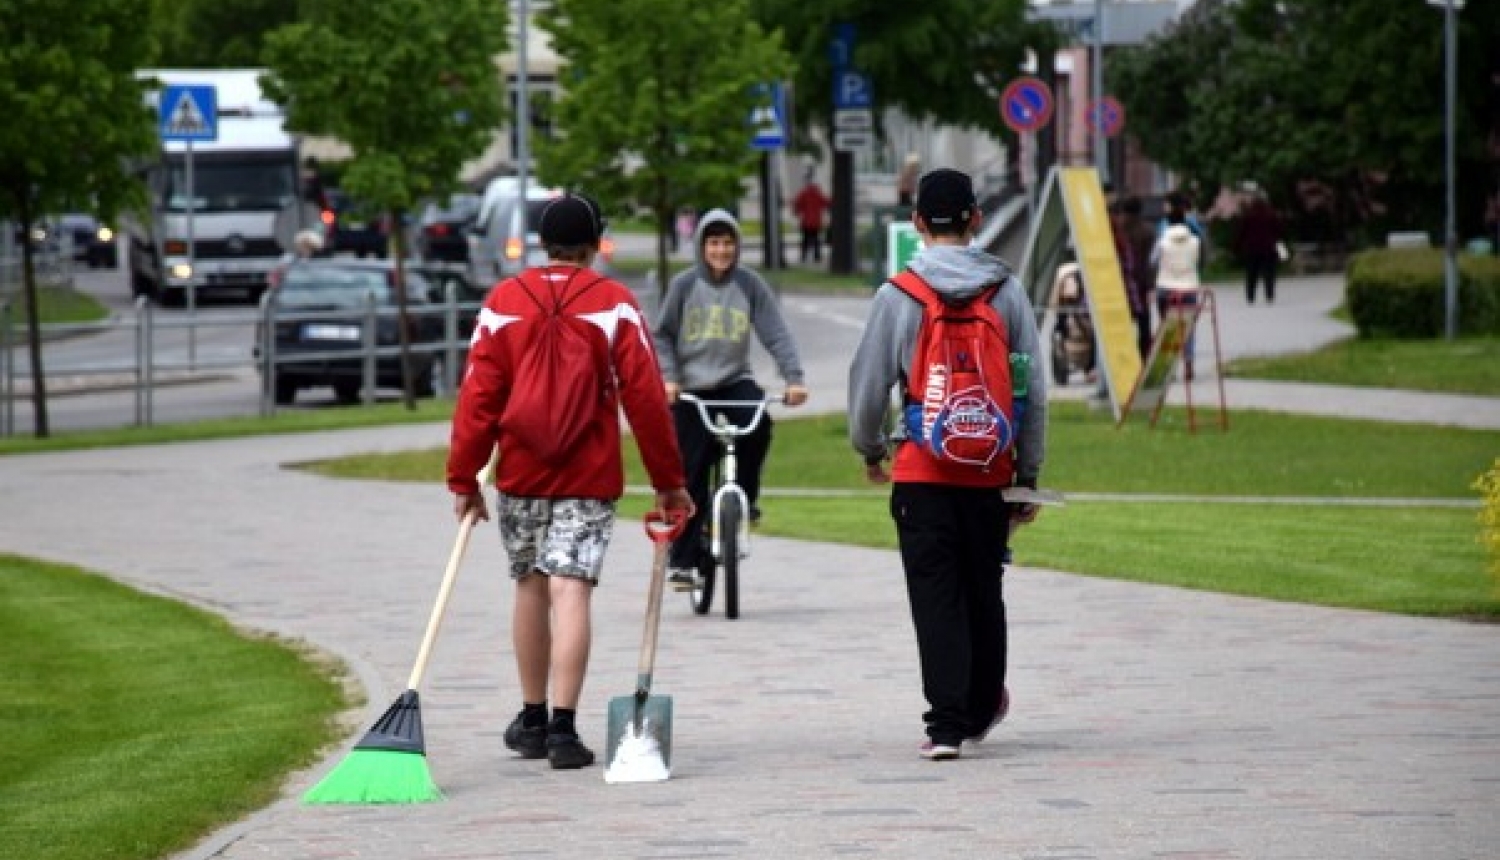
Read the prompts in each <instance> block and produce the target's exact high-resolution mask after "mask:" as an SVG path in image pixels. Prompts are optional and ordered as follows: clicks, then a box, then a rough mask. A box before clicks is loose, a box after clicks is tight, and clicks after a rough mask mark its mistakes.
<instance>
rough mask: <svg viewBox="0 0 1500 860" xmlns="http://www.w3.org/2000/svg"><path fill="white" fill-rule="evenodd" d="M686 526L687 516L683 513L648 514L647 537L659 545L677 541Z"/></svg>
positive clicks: (651, 512) (654, 512)
mask: <svg viewBox="0 0 1500 860" xmlns="http://www.w3.org/2000/svg"><path fill="white" fill-rule="evenodd" d="M686 525H687V515H686V514H685V513H684V512H683V511H667V512H665V513H663V512H662V511H647V512H646V535H647V537H650V538H651V539H652V540H653V541H655V542H657V543H668V542H670V541H673V540H676V539H677V536H678V535H680V534H682V529H683V527H684V526H686Z"/></svg>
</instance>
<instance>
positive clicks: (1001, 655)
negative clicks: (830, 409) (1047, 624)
mask: <svg viewBox="0 0 1500 860" xmlns="http://www.w3.org/2000/svg"><path fill="white" fill-rule="evenodd" d="M981 217H982V216H981V214H980V210H979V206H978V202H977V199H976V198H975V195H974V185H973V182H972V181H971V180H970V178H969V177H968V175H967V174H964V173H961V172H959V171H957V170H951V169H939V170H934V171H932V172H931V173H928V174H927V175H926V176H924V177H923V178H922V180H921V182H920V183H919V186H918V191H917V199H916V209H915V211H914V212H913V214H912V223H913V224H915V225H916V228H917V232H918V233H919V234H920V235H921V237H922V240H923V241H924V242H925V243H926V247H925V248H924V249H923V250H922V251H921V252H920V253H919V254H918V255H917V257H916V259H914V260H913V261H912V263H911V265H910V267H909V270H910V272H911V273H913V274H915V275H916V276H917V277H918V278H920V279H921V280H922V281H923V282H925V284H926V285H927V287H928V288H929V289H931V290H933V291H935V292H936V293H937V294H938V295H939V296H940V297H941V299H942V300H943V301H944V302H948V303H951V304H960V305H963V304H967V303H968V302H971V301H973V300H975V299H976V298H979V297H980V296H982V295H984V294H985V292H986V291H987V290H989V289H990V288H991V287H995V286H997V285H998V289H996V290H995V291H994V295H993V297H991V298H990V299H989V301H990V304H991V306H992V307H993V308H994V309H995V311H996V312H997V314H998V315H999V318H1000V321H1001V322H1002V324H1003V325H1004V326H1005V328H1006V332H1007V341H1008V345H1009V349H1010V351H1011V355H1012V356H1018V355H1019V356H1024V358H1023V359H1022V360H1023V361H1029V363H1030V367H1032V368H1037V369H1038V370H1039V369H1040V368H1041V367H1042V357H1041V355H1040V352H1039V348H1038V344H1037V330H1036V317H1035V316H1034V313H1033V310H1032V306H1031V301H1030V299H1029V298H1028V297H1027V294H1026V290H1025V288H1024V287H1023V286H1022V285H1021V282H1020V281H1019V280H1018V279H1017V278H1016V277H1015V276H1014V275H1013V274H1012V273H1011V271H1010V268H1009V267H1008V266H1006V264H1005V263H1004V262H1002V261H1001V260H999V259H997V258H995V257H993V256H990V255H989V254H988V253H986V252H984V251H983V250H981V249H979V248H975V247H972V246H970V244H969V242H970V240H971V239H973V237H974V234H975V232H976V231H977V229H978V227H979V222H980V219H981ZM924 319H925V314H924V309H923V305H922V304H921V303H920V302H918V301H915V300H914V299H913V298H912V297H911V296H910V295H908V294H907V293H906V292H904V291H903V290H902V289H901V288H900V287H898V286H896V285H895V284H893V283H891V282H890V281H887V282H886V283H884V284H882V285H881V286H880V288H879V289H878V290H876V292H875V297H874V299H873V301H872V302H871V305H870V313H869V319H868V320H867V321H866V324H865V329H864V335H863V336H862V338H861V339H860V343H859V346H858V348H857V349H856V351H855V354H854V359H853V361H852V363H851V364H850V367H849V440H850V442H851V443H852V444H853V446H854V449H855V450H856V451H857V452H858V453H859V454H860V456H861V457H863V458H864V464H865V476H866V478H868V479H869V480H870V481H871V482H874V483H886V482H888V481H892V480H893V479H894V485H893V486H892V489H891V499H890V511H891V516H892V518H893V519H894V520H895V524H896V536H897V539H898V541H899V543H900V549H901V564H902V567H903V569H904V571H905V576H906V590H907V597H908V600H909V602H910V604H911V615H912V622H913V625H914V627H915V628H916V637H917V652H918V656H919V658H920V664H921V670H922V692H923V695H924V696H925V697H926V699H927V704H928V710H927V712H926V713H924V714H923V717H922V719H923V722H924V723H925V724H926V730H927V741H926V742H925V743H924V744H922V746H921V749H920V753H921V755H922V756H923V757H924V758H928V759H932V760H944V759H953V758H958V756H959V753H960V749H961V746H962V744H963V743H964V742H965V741H978V740H982V739H983V738H984V737H985V736H986V735H988V734H989V732H990V730H991V729H992V728H994V726H995V725H996V724H998V723H999V722H1000V721H1001V720H1002V719H1003V718H1004V717H1005V714H1006V712H1007V710H1008V709H1009V707H1010V694H1009V692H1008V691H1007V689H1006V685H1005V673H1006V649H1007V645H1008V642H1007V630H1006V620H1005V600H1004V596H1003V594H1002V581H1003V575H1004V572H1005V566H1004V560H1005V555H1006V552H1007V548H1008V545H1009V539H1010V534H1011V531H1012V530H1013V529H1014V528H1015V527H1016V526H1017V525H1019V524H1022V523H1028V522H1031V521H1032V520H1034V519H1035V518H1036V513H1037V509H1036V507H1035V506H1034V505H1029V504H1022V505H1017V504H1012V503H1008V502H1006V501H1005V500H1004V499H1003V498H1002V496H1001V490H1002V489H1003V488H1005V487H1006V486H1009V485H1011V484H1016V485H1020V486H1026V487H1031V488H1035V487H1036V482H1037V478H1038V476H1039V474H1040V472H1041V468H1042V460H1043V456H1044V454H1045V449H1044V446H1045V441H1046V440H1045V432H1046V420H1047V391H1046V381H1045V379H1044V378H1043V377H1044V376H1045V374H1042V373H1040V372H1037V373H1030V374H1029V384H1028V388H1027V394H1026V397H1025V398H1024V404H1025V405H1024V407H1021V406H1019V405H1017V406H1016V407H1015V408H1017V409H1018V410H1019V412H1021V413H1024V416H1023V417H1022V418H1021V419H1020V421H1019V424H1020V426H1019V427H1018V428H1016V429H1015V432H1014V437H1013V438H1014V440H1015V444H1014V449H1013V450H1006V451H1003V452H1002V453H1001V454H1000V458H997V459H996V460H995V461H994V462H992V463H990V464H988V465H987V466H986V467H984V468H982V469H981V468H979V467H975V466H969V465H965V464H955V463H953V462H952V461H946V460H939V459H937V458H936V457H935V456H934V455H933V454H932V453H930V452H929V451H928V450H927V449H926V448H925V447H923V446H922V445H919V444H917V443H914V442H911V441H909V440H907V439H906V438H905V435H904V433H905V430H904V426H903V427H902V428H900V429H898V430H897V431H896V434H895V435H894V436H893V437H888V434H887V430H886V428H887V426H888V424H887V420H886V419H887V412H888V410H889V408H890V400H891V396H890V395H891V389H892V388H893V387H895V386H897V385H898V383H899V384H901V385H902V387H903V390H902V391H901V392H900V393H901V397H902V403H903V404H910V403H920V402H922V400H923V396H922V395H920V394H914V393H913V392H911V391H906V390H904V386H905V384H906V381H907V380H911V379H913V378H914V374H913V367H912V365H913V362H914V359H915V357H914V355H913V353H914V352H915V350H916V344H917V340H918V335H919V333H920V330H921V328H922V326H923V325H924ZM1015 362H1016V359H1015V358H1012V364H1015ZM921 378H926V377H925V375H924V376H923V377H921ZM898 423H900V422H898ZM892 443H894V444H895V452H894V462H893V468H892V470H891V471H890V472H887V471H886V469H885V465H884V464H885V460H886V458H887V452H888V450H889V449H888V445H890V444H892Z"/></svg>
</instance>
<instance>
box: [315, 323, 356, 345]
mask: <svg viewBox="0 0 1500 860" xmlns="http://www.w3.org/2000/svg"><path fill="white" fill-rule="evenodd" d="M302 339H303V340H341V341H349V340H359V326H357V325H334V324H332V323H307V324H306V325H304V326H302Z"/></svg>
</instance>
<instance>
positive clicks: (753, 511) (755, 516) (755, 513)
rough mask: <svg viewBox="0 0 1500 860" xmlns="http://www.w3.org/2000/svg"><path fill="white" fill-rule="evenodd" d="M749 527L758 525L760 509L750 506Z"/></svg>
mask: <svg viewBox="0 0 1500 860" xmlns="http://www.w3.org/2000/svg"><path fill="white" fill-rule="evenodd" d="M750 525H752V526H758V525H760V508H759V507H758V506H756V505H751V506H750Z"/></svg>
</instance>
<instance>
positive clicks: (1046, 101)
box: [1000, 75, 1052, 134]
mask: <svg viewBox="0 0 1500 860" xmlns="http://www.w3.org/2000/svg"><path fill="white" fill-rule="evenodd" d="M1000 119H1002V120H1004V121H1005V124H1006V125H1007V126H1009V127H1010V130H1011V131H1014V132H1016V133H1017V134H1020V133H1023V132H1028V131H1036V130H1037V129H1040V128H1041V127H1043V126H1045V125H1046V124H1047V123H1049V122H1051V121H1052V90H1051V89H1049V88H1048V86H1047V83H1046V82H1045V81H1043V80H1041V79H1039V78H1033V77H1031V76H1029V75H1028V76H1026V77H1021V78H1016V79H1015V80H1013V81H1011V82H1010V83H1009V84H1006V86H1005V90H1004V91H1003V92H1001V93H1000Z"/></svg>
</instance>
